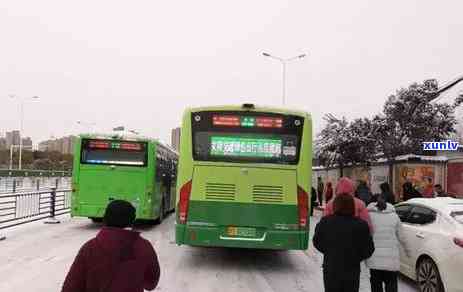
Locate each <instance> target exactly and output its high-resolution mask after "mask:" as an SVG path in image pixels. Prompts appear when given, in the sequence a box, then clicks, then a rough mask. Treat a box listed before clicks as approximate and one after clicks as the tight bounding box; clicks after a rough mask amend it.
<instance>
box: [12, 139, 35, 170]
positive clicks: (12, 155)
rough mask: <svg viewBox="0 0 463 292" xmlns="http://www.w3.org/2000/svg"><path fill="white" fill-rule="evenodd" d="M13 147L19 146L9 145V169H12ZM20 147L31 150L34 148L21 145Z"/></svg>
mask: <svg viewBox="0 0 463 292" xmlns="http://www.w3.org/2000/svg"><path fill="white" fill-rule="evenodd" d="M13 148H19V145H11V146H10V170H12V169H13ZM22 148H29V149H31V150H33V149H34V148H33V147H32V146H24V145H23V146H22Z"/></svg>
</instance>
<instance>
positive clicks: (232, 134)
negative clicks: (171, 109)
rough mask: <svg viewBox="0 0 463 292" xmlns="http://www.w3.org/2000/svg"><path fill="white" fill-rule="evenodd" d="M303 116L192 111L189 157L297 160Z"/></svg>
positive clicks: (208, 159)
mask: <svg viewBox="0 0 463 292" xmlns="http://www.w3.org/2000/svg"><path fill="white" fill-rule="evenodd" d="M302 128H303V118H302V117H298V116H288V115H278V114H272V113H255V112H249V113H248V112H242V113H241V112H240V113H236V112H220V113H217V112H201V113H193V115H192V132H193V158H194V159H195V160H199V161H217V162H220V161H222V162H242V163H246V162H250V163H278V164H297V162H298V160H299V150H300V144H301V136H302Z"/></svg>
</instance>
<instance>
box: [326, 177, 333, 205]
mask: <svg viewBox="0 0 463 292" xmlns="http://www.w3.org/2000/svg"><path fill="white" fill-rule="evenodd" d="M332 198H333V184H332V183H331V182H328V183H327V184H326V190H325V202H326V204H328V202H329V201H331V199H332Z"/></svg>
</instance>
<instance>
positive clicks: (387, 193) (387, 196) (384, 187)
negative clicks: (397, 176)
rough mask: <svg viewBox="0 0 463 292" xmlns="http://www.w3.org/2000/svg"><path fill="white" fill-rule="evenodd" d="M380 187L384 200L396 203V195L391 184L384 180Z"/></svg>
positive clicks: (392, 203)
mask: <svg viewBox="0 0 463 292" xmlns="http://www.w3.org/2000/svg"><path fill="white" fill-rule="evenodd" d="M379 188H380V189H381V196H382V198H383V199H384V200H386V203H389V204H391V205H395V196H394V194H393V193H392V191H391V187H389V184H388V183H387V182H383V183H382V184H380V185H379Z"/></svg>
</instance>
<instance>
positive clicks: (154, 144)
mask: <svg viewBox="0 0 463 292" xmlns="http://www.w3.org/2000/svg"><path fill="white" fill-rule="evenodd" d="M177 164H178V155H177V153H176V152H175V151H174V150H172V149H171V148H169V147H168V146H166V145H164V144H162V143H160V142H159V141H157V140H152V139H149V138H143V137H139V136H136V135H124V134H115V135H99V134H94V135H93V134H92V135H89V134H85V135H80V136H79V137H78V138H77V139H76V142H75V147H74V165H73V172H72V200H71V216H79V217H88V218H91V219H92V220H93V221H95V222H99V221H101V219H102V217H103V215H104V211H105V208H106V206H107V204H108V203H109V202H110V201H111V200H116V199H122V200H127V201H129V202H131V203H132V204H133V205H134V206H135V207H136V209H137V216H136V218H137V219H142V220H149V221H156V222H158V223H160V222H162V220H163V218H164V215H166V214H167V213H168V212H170V211H173V210H174V207H175V194H176V190H175V181H176V176H177Z"/></svg>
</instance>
